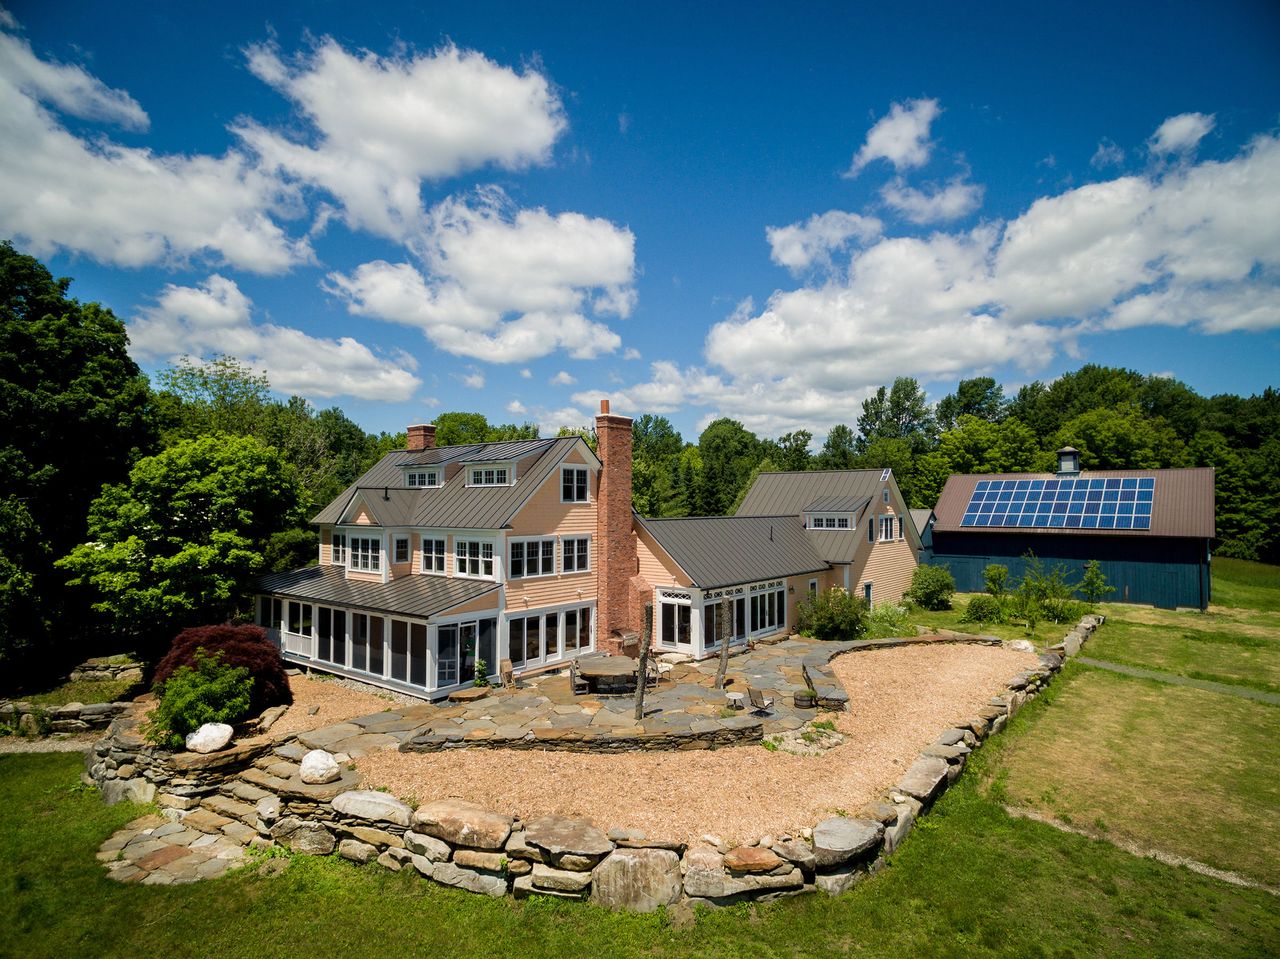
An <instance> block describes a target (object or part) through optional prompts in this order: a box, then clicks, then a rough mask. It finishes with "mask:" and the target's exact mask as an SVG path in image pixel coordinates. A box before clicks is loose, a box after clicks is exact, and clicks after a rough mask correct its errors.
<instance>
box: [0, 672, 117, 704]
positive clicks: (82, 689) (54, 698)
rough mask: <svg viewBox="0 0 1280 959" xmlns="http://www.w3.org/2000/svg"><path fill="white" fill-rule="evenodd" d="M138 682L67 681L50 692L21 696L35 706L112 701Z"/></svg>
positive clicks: (112, 680) (114, 680) (105, 680)
mask: <svg viewBox="0 0 1280 959" xmlns="http://www.w3.org/2000/svg"><path fill="white" fill-rule="evenodd" d="M136 685H137V683H133V682H130V681H129V680H127V679H126V680H120V679H102V680H87V679H84V680H80V681H78V682H71V681H69V680H68V681H67V682H65V683H63V684H62V685H61V686H58V687H56V688H54V689H51V690H49V691H48V692H43V693H36V694H35V695H33V696H23V697H21V698H22V699H23V700H24V701H26V702H28V703H31V704H33V705H35V706H65V705H66V704H67V703H81V704H84V705H88V704H89V703H112V702H115V701H116V700H117V699H119V698H120V697H121V696H123V695H124V694H125V693H127V692H129V690H130V688H131V687H133V686H136Z"/></svg>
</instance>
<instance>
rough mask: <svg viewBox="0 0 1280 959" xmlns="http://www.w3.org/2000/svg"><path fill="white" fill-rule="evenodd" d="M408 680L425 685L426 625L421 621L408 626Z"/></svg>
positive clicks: (418, 684) (416, 684)
mask: <svg viewBox="0 0 1280 959" xmlns="http://www.w3.org/2000/svg"><path fill="white" fill-rule="evenodd" d="M409 682H411V683H412V684H413V685H415V686H426V685H427V627H425V626H423V625H422V624H421V623H414V624H413V625H412V626H410V627H409Z"/></svg>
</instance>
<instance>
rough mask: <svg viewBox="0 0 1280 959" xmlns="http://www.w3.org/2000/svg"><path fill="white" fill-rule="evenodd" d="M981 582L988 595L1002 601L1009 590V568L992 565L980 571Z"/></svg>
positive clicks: (996, 564)
mask: <svg viewBox="0 0 1280 959" xmlns="http://www.w3.org/2000/svg"><path fill="white" fill-rule="evenodd" d="M982 581H983V583H984V584H985V585H986V588H987V592H988V593H990V594H991V595H992V596H994V597H995V598H996V599H997V600H1000V599H1003V598H1004V594H1005V593H1006V592H1007V591H1008V589H1009V567H1008V566H1001V565H1000V564H999V563H992V564H991V565H989V566H988V567H987V568H986V569H984V570H983V571H982Z"/></svg>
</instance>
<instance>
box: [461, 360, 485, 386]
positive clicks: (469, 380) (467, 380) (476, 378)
mask: <svg viewBox="0 0 1280 959" xmlns="http://www.w3.org/2000/svg"><path fill="white" fill-rule="evenodd" d="M467 370H468V372H466V373H455V374H454V377H455V378H456V379H458V380H461V381H462V385H463V386H469V387H471V388H472V389H473V390H482V389H484V374H483V373H481V372H480V371H479V370H478V369H476V368H475V367H474V366H469V367H467Z"/></svg>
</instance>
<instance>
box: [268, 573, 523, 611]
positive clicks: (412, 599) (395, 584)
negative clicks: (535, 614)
mask: <svg viewBox="0 0 1280 959" xmlns="http://www.w3.org/2000/svg"><path fill="white" fill-rule="evenodd" d="M250 588H251V591H252V592H255V593H270V594H272V595H275V596H286V597H290V598H296V599H305V600H307V601H309V602H316V603H329V604H332V605H334V606H345V607H349V608H353V609H364V610H368V611H370V612H375V613H393V614H396V615H399V616H412V617H414V618H417V619H427V618H429V617H431V616H433V615H435V614H436V613H442V612H445V611H446V610H449V609H452V608H453V607H455V606H461V605H462V604H463V603H468V602H470V601H471V600H473V599H478V598H479V597H481V596H483V595H485V594H486V593H490V592H496V591H497V589H498V584H497V583H494V582H490V581H488V580H476V579H461V578H453V577H445V576H417V575H415V576H403V577H401V578H400V579H393V580H392V581H391V582H389V583H366V582H364V581H362V580H355V579H347V576H346V572H345V570H344V569H343V568H342V567H340V566H308V567H307V568H305V569H295V570H293V571H292V572H288V573H270V574H268V575H266V576H259V577H258V578H257V579H255V580H254V581H253V583H252V585H251V587H250ZM494 608H495V609H496V608H497V597H496V596H495V597H494Z"/></svg>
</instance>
